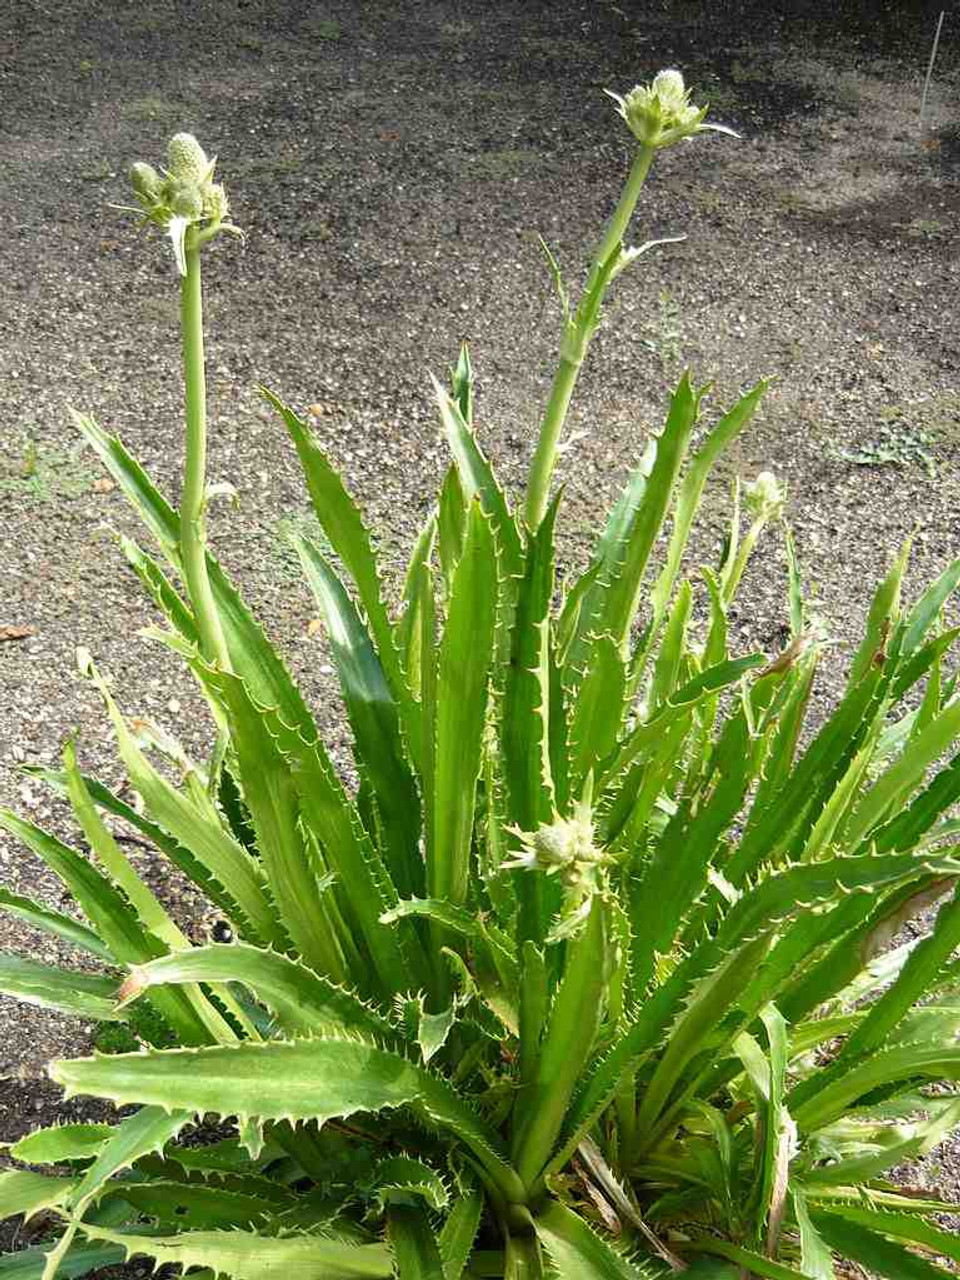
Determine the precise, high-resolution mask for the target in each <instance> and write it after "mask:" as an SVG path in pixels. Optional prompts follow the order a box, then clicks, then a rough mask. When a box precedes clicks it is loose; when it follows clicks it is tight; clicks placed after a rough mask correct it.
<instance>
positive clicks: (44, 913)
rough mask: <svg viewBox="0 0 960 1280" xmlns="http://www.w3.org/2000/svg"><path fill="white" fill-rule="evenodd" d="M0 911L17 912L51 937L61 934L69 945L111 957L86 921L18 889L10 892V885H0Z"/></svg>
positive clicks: (26, 921) (96, 954) (58, 936)
mask: <svg viewBox="0 0 960 1280" xmlns="http://www.w3.org/2000/svg"><path fill="white" fill-rule="evenodd" d="M0 911H6V912H8V913H9V914H10V915H12V916H16V917H17V918H18V919H19V920H22V921H23V922H24V923H25V924H29V925H31V926H32V927H33V928H34V929H40V930H42V931H43V932H44V933H52V934H53V935H54V937H57V938H62V939H63V941H64V942H69V943H70V945H71V946H74V947H79V948H80V949H81V950H82V951H89V952H90V953H91V954H92V955H95V956H99V957H100V959H101V960H111V959H112V956H111V954H110V950H109V948H108V947H106V946H105V945H104V943H103V942H102V941H101V939H100V938H99V937H98V936H97V934H95V933H94V931H93V930H92V929H88V928H87V927H86V925H82V924H80V922H79V921H78V920H74V919H73V918H72V917H71V916H65V915H64V914H63V913H62V912H60V911H53V910H51V909H50V908H49V907H44V906H41V905H40V903H39V902H34V901H33V899H32V898H25V897H23V896H22V895H21V894H19V893H11V892H10V890H9V889H2V888H0Z"/></svg>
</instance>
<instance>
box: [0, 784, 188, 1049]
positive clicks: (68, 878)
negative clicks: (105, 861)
mask: <svg viewBox="0 0 960 1280" xmlns="http://www.w3.org/2000/svg"><path fill="white" fill-rule="evenodd" d="M0 826H2V827H5V828H6V830H7V831H9V832H10V833H11V835H14V836H16V837H17V838H18V839H20V840H22V841H23V843H24V844H25V845H27V846H28V847H29V848H31V849H33V851H34V852H35V853H37V854H39V855H40V857H41V858H42V859H43V860H44V862H45V863H46V864H47V866H48V867H49V868H50V869H51V871H53V872H54V874H55V875H56V876H58V877H59V878H60V879H61V880H62V881H63V883H64V884H65V885H66V886H67V888H68V889H69V890H70V893H71V894H72V895H73V897H74V899H75V900H76V902H77V905H78V906H79V907H80V910H81V911H82V912H83V913H84V915H85V916H86V917H87V919H88V920H89V921H90V923H91V924H92V925H93V926H94V927H95V928H96V930H97V932H98V933H99V935H100V936H101V937H102V938H103V941H104V943H105V944H106V946H107V947H108V948H109V951H110V955H111V958H112V959H113V960H114V961H115V962H117V963H120V964H143V963H145V962H146V961H148V960H154V959H156V957H157V956H159V955H162V954H163V952H164V950H165V948H164V946H163V944H162V943H161V942H160V941H159V940H158V939H157V938H155V937H154V936H153V935H152V934H151V933H148V932H147V930H145V929H144V928H143V926H142V925H141V923H140V921H139V920H138V919H137V916H136V913H135V912H134V911H133V910H132V909H131V908H130V906H129V904H128V903H127V901H126V900H125V899H124V898H123V896H122V895H121V894H120V893H119V892H118V890H117V889H115V888H114V886H113V885H112V884H111V883H110V881H109V880H108V879H107V877H106V876H104V875H103V874H102V873H101V872H100V871H99V870H98V869H97V868H96V867H95V866H93V865H92V864H91V863H89V862H88V861H87V860H86V858H82V857H81V856H80V854H78V853H77V852H75V850H73V849H71V848H69V847H68V846H67V845H65V844H61V843H60V841H59V840H56V839H55V838H54V837H53V836H51V835H48V834H47V832H45V831H41V830H40V828H39V827H36V826H34V825H33V823H30V822H25V821H24V820H23V819H22V818H18V817H17V815H16V814H14V813H10V812H9V811H7V810H4V809H0ZM151 1000H152V1003H153V1004H154V1005H155V1006H156V1008H157V1009H158V1011H159V1012H160V1013H161V1014H162V1015H163V1017H164V1018H165V1019H166V1020H167V1021H168V1022H169V1023H170V1025H171V1026H173V1027H174V1028H175V1029H176V1031H177V1034H178V1035H179V1037H180V1039H181V1040H182V1042H183V1043H184V1044H205V1043H207V1041H208V1040H209V1038H210V1037H209V1033H208V1031H207V1028H206V1027H205V1026H204V1024H203V1022H202V1021H201V1020H200V1019H199V1018H198V1016H197V1013H196V1011H195V1009H194V1008H193V1006H192V1004H191V1003H190V1001H189V999H188V998H187V996H186V995H185V994H184V993H183V992H182V991H176V990H165V989H161V988H158V989H157V990H156V991H155V992H153V993H152V994H151Z"/></svg>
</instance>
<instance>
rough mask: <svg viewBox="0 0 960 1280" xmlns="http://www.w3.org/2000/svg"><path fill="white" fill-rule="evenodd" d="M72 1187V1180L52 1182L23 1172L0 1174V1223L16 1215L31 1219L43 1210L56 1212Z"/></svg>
mask: <svg viewBox="0 0 960 1280" xmlns="http://www.w3.org/2000/svg"><path fill="white" fill-rule="evenodd" d="M76 1185H77V1179H76V1178H54V1177H51V1176H50V1175H48V1174H45V1173H28V1172H27V1171H26V1170H25V1169H7V1170H5V1171H4V1172H0V1221H3V1219H4V1218H13V1217H16V1216H17V1215H18V1214H23V1216H24V1217H25V1218H31V1217H32V1216H33V1215H34V1214H35V1213H40V1212H41V1211H42V1210H44V1209H55V1208H58V1207H59V1206H60V1205H62V1204H64V1203H65V1201H66V1200H67V1198H68V1197H69V1195H70V1192H71V1191H72V1190H73V1188H74V1187H75V1186H76Z"/></svg>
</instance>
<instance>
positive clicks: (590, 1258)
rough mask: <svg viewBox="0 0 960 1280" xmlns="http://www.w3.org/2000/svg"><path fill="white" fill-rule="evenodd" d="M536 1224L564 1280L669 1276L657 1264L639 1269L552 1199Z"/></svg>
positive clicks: (633, 1279) (643, 1279)
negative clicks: (574, 1279) (575, 1279)
mask: <svg viewBox="0 0 960 1280" xmlns="http://www.w3.org/2000/svg"><path fill="white" fill-rule="evenodd" d="M533 1224H534V1228H535V1230H536V1233H537V1236H538V1238H539V1240H540V1243H541V1244H542V1245H543V1248H544V1250H545V1251H546V1253H547V1256H548V1257H549V1259H550V1261H551V1263H552V1264H553V1267H554V1269H555V1271H556V1274H557V1276H558V1277H559V1276H562V1277H564V1280H566V1278H567V1277H569V1278H570V1280H573V1277H574V1276H576V1277H577V1280H653V1277H654V1276H657V1275H664V1274H667V1272H666V1268H664V1267H661V1266H658V1265H655V1264H653V1263H651V1264H649V1265H647V1266H635V1265H634V1264H633V1263H632V1262H630V1261H629V1260H628V1259H627V1258H625V1257H624V1256H623V1254H622V1253H618V1252H617V1250H616V1249H614V1248H613V1247H612V1245H609V1244H607V1243H606V1242H605V1241H604V1240H601V1239H600V1237H599V1236H598V1235H597V1234H596V1233H595V1232H594V1231H593V1230H592V1229H591V1228H590V1227H588V1226H587V1224H586V1223H585V1222H584V1220H583V1219H582V1218H581V1217H579V1216H578V1215H577V1214H575V1213H574V1212H573V1211H572V1210H571V1209H567V1208H566V1207H565V1206H564V1205H562V1204H560V1203H559V1201H557V1200H551V1201H550V1202H549V1203H548V1204H547V1206H546V1208H545V1209H543V1210H542V1211H541V1212H540V1213H538V1214H537V1215H536V1217H535V1218H534V1220H533Z"/></svg>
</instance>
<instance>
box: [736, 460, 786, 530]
mask: <svg viewBox="0 0 960 1280" xmlns="http://www.w3.org/2000/svg"><path fill="white" fill-rule="evenodd" d="M743 496H744V500H745V503H746V507H747V510H748V511H749V512H750V514H751V515H752V516H753V518H754V520H772V519H774V518H775V517H776V516H778V515H779V514H780V512H781V511H782V510H783V504H784V503H785V502H786V498H787V495H786V490H785V489H784V487H783V485H781V484H780V481H779V480H778V479H777V477H776V476H775V475H774V474H773V472H772V471H761V472H760V474H759V475H758V476H757V478H756V480H753V481H751V483H750V484H748V485H747V486H746V487H745V489H744V494H743Z"/></svg>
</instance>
